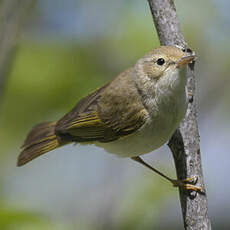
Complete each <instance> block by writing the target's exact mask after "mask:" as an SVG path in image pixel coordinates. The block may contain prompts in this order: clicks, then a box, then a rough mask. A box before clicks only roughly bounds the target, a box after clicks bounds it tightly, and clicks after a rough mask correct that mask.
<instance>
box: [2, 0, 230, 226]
mask: <svg viewBox="0 0 230 230" xmlns="http://www.w3.org/2000/svg"><path fill="white" fill-rule="evenodd" d="M175 3H176V6H177V14H178V17H179V20H180V24H181V27H182V30H183V33H184V35H185V38H186V40H187V42H188V43H189V45H190V46H191V47H192V48H193V49H194V50H195V51H196V53H197V55H198V57H199V59H198V62H197V65H196V73H197V75H196V76H197V91H198V97H199V126H200V135H201V152H202V161H203V170H204V175H205V182H206V185H207V191H208V198H209V215H210V216H211V219H212V223H213V228H214V229H221V230H223V229H229V228H230V220H229V212H230V200H229V193H230V182H229V180H228V174H229V172H230V169H229V162H230V154H229V146H228V144H229V138H230V132H229V130H230V129H229V128H230V118H229V111H230V106H229V98H230V84H229V83H230V80H229V77H230V76H229V75H230V74H229V71H230V30H229V28H230V16H229V10H230V2H229V0H218V1H217V0H211V1H210V0H203V1H199V0H194V1H188V0H187V1H185V0H176V1H175ZM28 14H29V16H28V17H27V21H26V26H25V27H24V29H23V31H22V33H21V36H20V39H18V46H17V51H16V53H15V55H14V58H13V61H12V63H11V68H10V70H9V74H8V76H7V81H6V84H5V87H4V93H3V95H2V98H0V111H1V115H0V145H1V152H0V229H1V230H27V229H28V230H40V229H42V230H43V229H45V230H46V229H47V230H53V229H55V230H64V229H65V230H78V229H87V230H91V229H94V230H97V229H98V230H99V229H100V230H101V229H102V230H103V229H119V230H120V229H121V230H126V229H136V230H139V229H141V230H148V229H183V224H182V217H181V210H180V203H179V198H178V191H177V189H174V188H172V187H171V185H170V184H169V183H167V182H165V181H164V180H163V179H161V178H159V177H158V176H157V175H155V174H153V173H152V172H150V171H148V170H147V169H145V168H143V167H142V166H140V165H138V164H136V163H135V162H132V161H131V160H129V159H120V158H117V157H116V156H113V155H109V154H107V153H105V152H103V151H102V150H101V149H98V148H96V147H94V146H71V145H70V146H65V147H63V148H60V149H58V150H55V151H53V152H51V153H49V154H47V155H44V156H42V157H40V158H38V159H36V160H35V161H33V162H31V163H29V164H28V165H25V166H24V167H22V168H17V167H16V160H17V156H18V154H19V151H20V146H21V144H22V143H23V140H24V138H25V136H26V134H27V132H28V131H29V129H30V128H31V127H32V126H33V125H34V124H36V123H39V122H42V121H49V120H55V119H58V118H60V117H61V116H62V115H64V114H65V113H66V112H67V111H69V110H70V109H71V108H72V107H73V106H74V105H75V104H76V102H77V101H78V100H79V99H80V98H81V97H82V96H84V95H86V94H88V93H89V92H91V91H92V90H94V89H95V88H97V87H99V86H101V85H102V84H104V83H106V82H108V81H110V80H111V79H112V78H113V77H115V76H116V75H117V74H118V73H119V72H121V71H122V70H124V69H125V68H128V67H130V66H132V65H134V64H135V61H136V60H137V59H138V58H140V57H141V56H143V55H144V54H145V53H146V52H148V51H149V50H151V49H153V48H154V47H156V46H158V45H159V41H158V40H157V35H156V31H155V29H154V28H153V22H152V16H151V14H150V10H149V6H148V4H147V1H139V0H133V1H128V0H126V1H125V0H123V1H122V0H117V1H109V0H107V1H106V0H95V1H89V0H84V1H83V0H65V1H61V0H37V1H35V3H34V5H33V7H32V8H31V9H30V12H28ZM144 158H145V159H146V160H147V161H148V162H149V163H151V164H152V165H154V166H155V167H157V168H159V169H161V170H162V171H163V172H166V173H167V174H168V175H171V176H172V177H175V170H174V165H173V160H172V156H171V154H170V151H169V149H168V148H167V146H164V147H162V148H160V149H159V150H157V151H155V152H154V153H152V154H148V155H146V156H145V157H144Z"/></svg>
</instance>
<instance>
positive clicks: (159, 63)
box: [157, 58, 165, 65]
mask: <svg viewBox="0 0 230 230" xmlns="http://www.w3.org/2000/svg"><path fill="white" fill-rule="evenodd" d="M164 63H165V59H164V58H159V59H157V65H164Z"/></svg>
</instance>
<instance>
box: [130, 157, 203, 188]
mask: <svg viewBox="0 0 230 230" xmlns="http://www.w3.org/2000/svg"><path fill="white" fill-rule="evenodd" d="M131 159H132V160H135V161H137V162H139V163H140V164H142V165H144V166H146V167H147V168H149V169H151V170H152V171H154V172H155V173H157V174H159V175H160V176H162V177H164V178H165V179H166V180H168V181H170V182H171V183H172V184H173V186H174V187H180V188H184V189H186V190H191V191H196V192H202V189H201V187H198V186H195V185H193V184H196V182H197V178H195V177H194V178H187V179H184V180H174V179H171V178H170V177H168V176H166V175H164V174H163V173H161V172H160V171H158V170H157V169H155V168H153V167H152V166H150V165H149V164H147V163H146V162H145V161H143V160H142V158H141V157H139V156H137V157H132V158H131Z"/></svg>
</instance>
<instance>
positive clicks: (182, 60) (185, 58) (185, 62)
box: [176, 55, 196, 68]
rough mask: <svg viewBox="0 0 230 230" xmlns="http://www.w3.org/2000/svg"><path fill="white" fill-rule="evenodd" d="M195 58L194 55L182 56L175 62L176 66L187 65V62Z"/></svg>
mask: <svg viewBox="0 0 230 230" xmlns="http://www.w3.org/2000/svg"><path fill="white" fill-rule="evenodd" d="M195 58H196V56H195V55H189V56H184V57H182V58H181V59H179V61H178V62H177V63H176V67H177V68H182V67H183V66H185V65H187V64H188V63H190V62H192V61H193V60H194V59H195Z"/></svg>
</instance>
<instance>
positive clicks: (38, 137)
mask: <svg viewBox="0 0 230 230" xmlns="http://www.w3.org/2000/svg"><path fill="white" fill-rule="evenodd" d="M55 125H56V122H46V123H42V124H39V125H36V126H35V127H34V128H33V129H32V130H31V131H30V132H29V134H28V136H27V138H26V140H25V142H24V144H23V146H22V151H21V153H20V155H19V157H18V163H17V165H18V166H22V165H24V164H26V163H27V162H29V161H31V160H33V159H34V158H36V157H38V156H40V155H42V154H44V153H47V152H49V151H51V150H53V149H56V148H58V147H60V146H62V145H63V143H60V141H59V140H58V138H57V136H56V134H55Z"/></svg>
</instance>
